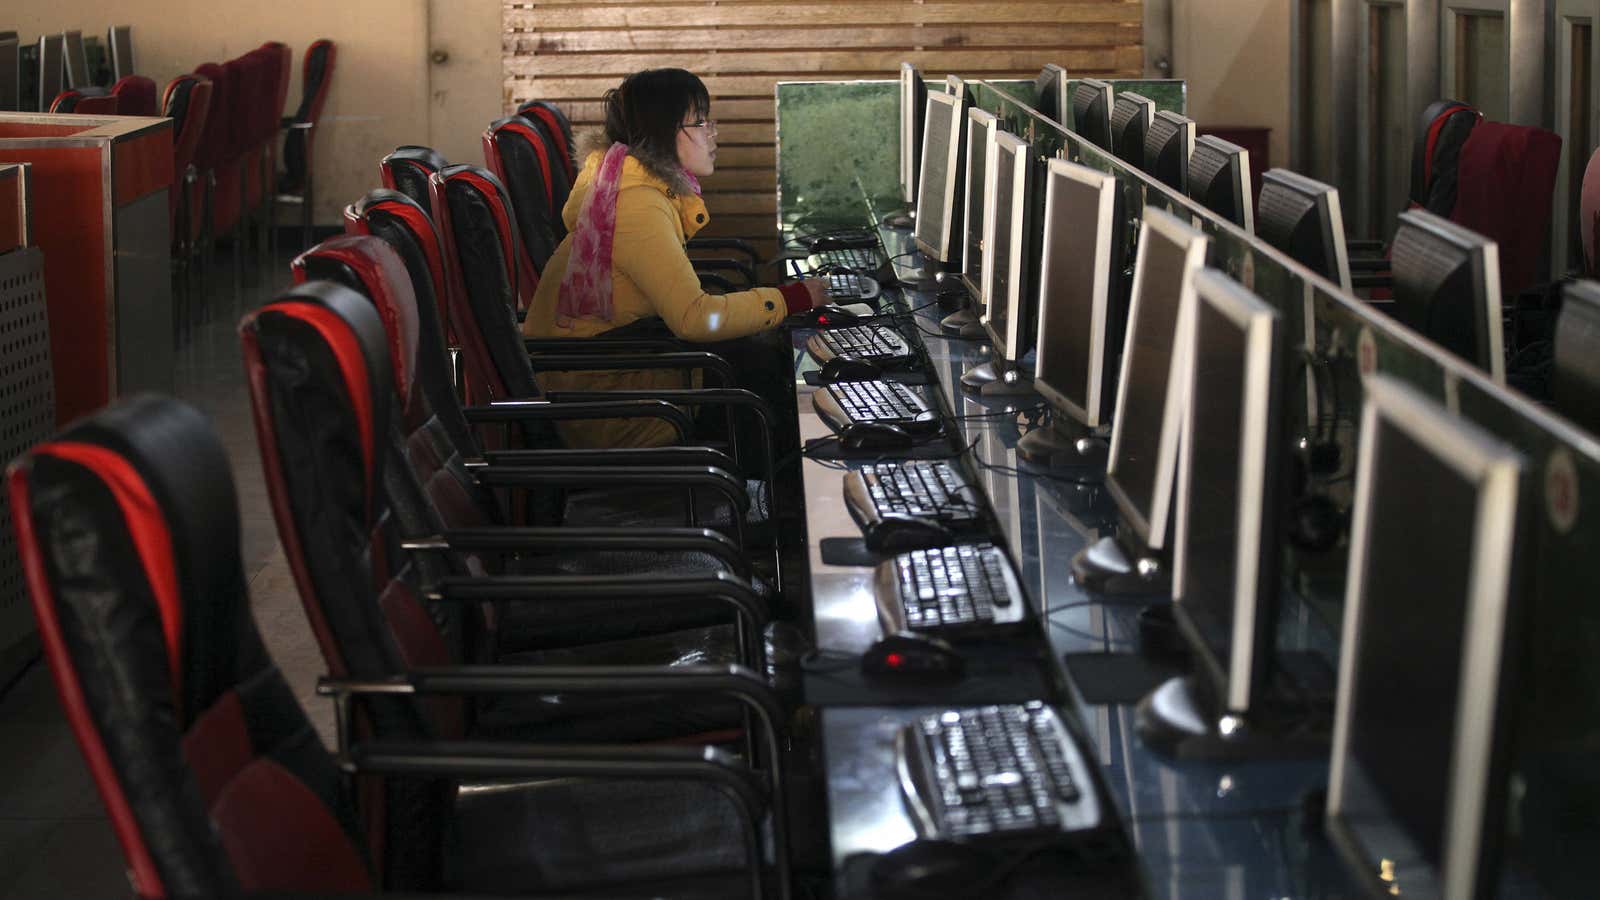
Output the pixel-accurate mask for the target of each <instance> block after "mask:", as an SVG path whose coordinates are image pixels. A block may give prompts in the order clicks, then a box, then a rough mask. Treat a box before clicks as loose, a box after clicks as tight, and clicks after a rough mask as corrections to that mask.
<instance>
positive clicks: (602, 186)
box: [556, 143, 700, 322]
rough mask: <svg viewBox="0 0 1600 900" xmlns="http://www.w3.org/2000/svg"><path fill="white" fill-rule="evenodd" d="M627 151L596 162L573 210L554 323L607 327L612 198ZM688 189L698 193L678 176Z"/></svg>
mask: <svg viewBox="0 0 1600 900" xmlns="http://www.w3.org/2000/svg"><path fill="white" fill-rule="evenodd" d="M627 157H628V145H627V144H622V143H617V144H612V145H611V148H610V149H608V150H607V151H606V155H605V157H604V158H603V159H601V161H600V169H599V171H597V172H596V173H595V176H594V183H593V184H591V185H590V186H589V194H588V196H586V197H584V198H583V205H582V206H581V207H579V209H578V221H577V224H576V226H575V227H574V228H573V229H572V249H571V251H570V252H569V254H568V256H567V271H566V274H564V275H563V276H562V277H561V294H560V299H559V300H558V301H557V302H556V318H557V321H558V322H559V321H570V320H572V319H600V320H601V321H605V322H609V321H611V317H612V315H613V314H614V312H615V311H614V310H613V309H612V306H611V253H612V247H613V244H614V242H615V240H616V234H617V193H618V192H619V190H620V188H621V183H622V163H623V161H624V160H626V159H627ZM683 175H684V178H685V179H686V180H687V182H688V185H689V188H690V189H691V190H693V191H694V192H695V194H697V195H698V194H699V193H700V183H699V181H697V180H696V179H695V177H694V176H693V175H691V174H690V173H689V172H688V171H687V170H685V171H684V173H683Z"/></svg>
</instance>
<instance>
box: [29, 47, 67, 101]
mask: <svg viewBox="0 0 1600 900" xmlns="http://www.w3.org/2000/svg"><path fill="white" fill-rule="evenodd" d="M61 55H62V50H61V35H59V34H46V35H42V36H40V38H39V82H38V84H39V97H38V100H39V105H38V106H37V107H35V108H36V109H38V110H39V112H49V111H50V104H51V103H54V102H55V99H56V95H57V94H59V93H61V67H62V65H63V63H62V62H61Z"/></svg>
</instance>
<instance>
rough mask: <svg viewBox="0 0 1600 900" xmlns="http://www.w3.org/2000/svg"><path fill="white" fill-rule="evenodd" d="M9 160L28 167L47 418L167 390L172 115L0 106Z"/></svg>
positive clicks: (65, 417)
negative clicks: (45, 344) (41, 263)
mask: <svg viewBox="0 0 1600 900" xmlns="http://www.w3.org/2000/svg"><path fill="white" fill-rule="evenodd" d="M10 162H25V163H30V164H31V166H32V171H33V176H32V196H33V198H34V200H33V212H34V218H33V235H34V243H35V244H36V245H37V246H38V247H39V249H40V250H42V251H43V252H44V255H45V260H46V263H45V283H46V284H47V286H48V287H49V297H50V352H51V356H52V358H53V359H54V366H55V381H56V422H57V423H58V424H65V423H67V422H69V421H71V420H72V419H74V418H76V417H78V416H80V415H83V414H84V413H87V412H89V411H91V410H94V409H97V408H99V407H101V406H104V405H105V404H106V403H108V402H110V401H111V400H113V399H115V398H116V397H118V396H120V395H122V394H126V393H132V392H135V391H170V390H171V389H172V276H171V256H170V249H169V244H170V241H169V240H168V225H167V192H168V190H169V189H170V188H171V186H172V120H170V119H159V118H136V117H127V116H124V117H95V116H81V115H35V114H28V113H0V163H10ZM51 260H56V261H57V262H56V263H55V264H52V263H51V262H50V261H51Z"/></svg>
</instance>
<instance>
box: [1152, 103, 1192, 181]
mask: <svg viewBox="0 0 1600 900" xmlns="http://www.w3.org/2000/svg"><path fill="white" fill-rule="evenodd" d="M1193 152H1194V120H1193V119H1189V118H1186V117H1184V116H1180V115H1178V114H1177V113H1175V112H1168V111H1167V110H1164V109H1163V110H1161V111H1160V112H1158V113H1156V114H1155V118H1153V119H1151V120H1150V127H1149V129H1148V130H1146V131H1145V135H1144V170H1145V171H1146V172H1149V173H1150V175H1151V177H1153V178H1155V179H1156V180H1157V181H1159V182H1161V183H1162V184H1164V185H1166V186H1167V187H1169V188H1172V189H1173V190H1175V191H1177V192H1178V193H1180V194H1186V193H1187V192H1188V191H1187V185H1188V180H1189V154H1191V153H1193Z"/></svg>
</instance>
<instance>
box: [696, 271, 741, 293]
mask: <svg viewBox="0 0 1600 900" xmlns="http://www.w3.org/2000/svg"><path fill="white" fill-rule="evenodd" d="M696 274H697V275H699V276H700V287H702V288H706V289H710V288H716V289H717V290H719V291H722V292H723V293H725V294H736V293H738V292H739V286H738V285H736V284H734V283H733V282H731V281H729V280H728V279H726V278H723V277H722V276H721V275H716V274H713V273H711V272H697V273H696Z"/></svg>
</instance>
